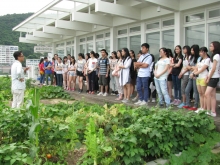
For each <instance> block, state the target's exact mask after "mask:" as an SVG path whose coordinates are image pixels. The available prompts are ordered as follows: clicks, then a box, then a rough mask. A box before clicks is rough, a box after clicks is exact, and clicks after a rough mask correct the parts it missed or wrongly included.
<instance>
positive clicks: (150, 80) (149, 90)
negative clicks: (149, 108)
mask: <svg viewBox="0 0 220 165" xmlns="http://www.w3.org/2000/svg"><path fill="white" fill-rule="evenodd" d="M151 82H152V79H151V78H150V79H149V82H148V92H149V94H148V96H149V100H150V98H151V95H152V94H151V93H152V92H153V91H151V89H150V84H151ZM152 99H153V97H152Z"/></svg>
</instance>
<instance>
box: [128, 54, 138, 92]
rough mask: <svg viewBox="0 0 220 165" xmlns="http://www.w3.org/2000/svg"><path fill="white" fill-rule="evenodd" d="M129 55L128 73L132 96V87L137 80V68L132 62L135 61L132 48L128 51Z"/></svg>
mask: <svg viewBox="0 0 220 165" xmlns="http://www.w3.org/2000/svg"><path fill="white" fill-rule="evenodd" d="M129 54H130V57H131V60H132V62H131V69H130V75H131V94H130V95H131V96H133V94H134V88H135V85H136V80H137V70H136V69H134V63H135V62H137V60H136V58H135V52H134V51H133V50H130V52H129Z"/></svg>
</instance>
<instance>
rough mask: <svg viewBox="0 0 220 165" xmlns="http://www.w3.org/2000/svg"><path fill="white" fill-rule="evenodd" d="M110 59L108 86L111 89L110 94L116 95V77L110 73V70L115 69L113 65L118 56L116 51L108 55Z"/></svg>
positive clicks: (115, 63)
mask: <svg viewBox="0 0 220 165" xmlns="http://www.w3.org/2000/svg"><path fill="white" fill-rule="evenodd" d="M110 57H112V59H109V63H110V88H111V90H112V92H111V95H116V94H117V93H118V92H117V88H116V77H115V76H113V75H112V72H113V71H114V70H115V67H116V65H117V63H118V57H117V53H116V51H113V52H112V55H111V56H110Z"/></svg>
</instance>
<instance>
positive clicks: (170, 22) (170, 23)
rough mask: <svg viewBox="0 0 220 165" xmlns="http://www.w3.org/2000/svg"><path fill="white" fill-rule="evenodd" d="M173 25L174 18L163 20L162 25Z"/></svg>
mask: <svg viewBox="0 0 220 165" xmlns="http://www.w3.org/2000/svg"><path fill="white" fill-rule="evenodd" d="M173 25H174V19H170V20H166V21H163V27H166V26H173Z"/></svg>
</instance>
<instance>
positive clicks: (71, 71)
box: [67, 56, 76, 91]
mask: <svg viewBox="0 0 220 165" xmlns="http://www.w3.org/2000/svg"><path fill="white" fill-rule="evenodd" d="M75 63H76V61H75V58H74V56H72V57H71V59H70V64H69V66H68V77H69V79H68V88H67V90H70V91H75V86H76V64H75Z"/></svg>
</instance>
